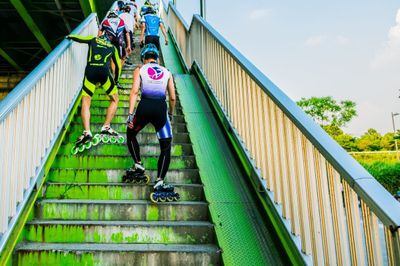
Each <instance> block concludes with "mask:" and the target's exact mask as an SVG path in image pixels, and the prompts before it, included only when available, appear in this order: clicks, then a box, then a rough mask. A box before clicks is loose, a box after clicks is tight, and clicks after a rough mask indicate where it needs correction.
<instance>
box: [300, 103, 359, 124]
mask: <svg viewBox="0 0 400 266" xmlns="http://www.w3.org/2000/svg"><path fill="white" fill-rule="evenodd" d="M297 105H298V106H299V107H300V108H301V109H303V111H304V112H306V113H307V114H308V115H310V116H311V117H312V118H313V119H314V121H316V122H317V123H318V124H320V125H322V126H326V125H335V126H338V127H342V126H344V125H346V124H347V123H348V122H350V121H351V119H352V118H353V117H355V116H357V111H356V103H355V102H352V101H349V100H344V101H340V102H337V101H336V100H334V99H333V98H332V97H331V96H326V97H311V98H309V99H306V98H301V100H300V101H298V102H297Z"/></svg>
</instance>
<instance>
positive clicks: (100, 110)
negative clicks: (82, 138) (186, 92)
mask: <svg viewBox="0 0 400 266" xmlns="http://www.w3.org/2000/svg"><path fill="white" fill-rule="evenodd" d="M106 112H107V107H91V108H90V113H91V115H105V114H106ZM128 113H129V108H128V107H119V108H118V109H117V111H116V114H117V115H127V114H128ZM175 114H176V115H182V109H181V108H176V109H175ZM80 115H81V112H80V110H78V112H77V113H76V117H78V116H80Z"/></svg>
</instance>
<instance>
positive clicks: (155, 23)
mask: <svg viewBox="0 0 400 266" xmlns="http://www.w3.org/2000/svg"><path fill="white" fill-rule="evenodd" d="M140 23H141V27H142V30H141V33H140V45H141V47H143V45H145V44H149V43H152V44H154V45H155V46H156V47H157V49H158V50H160V34H159V30H160V29H161V32H162V34H163V35H164V39H165V45H168V38H167V33H166V31H165V27H164V23H163V21H162V19H161V18H160V17H159V16H157V15H156V14H155V12H154V9H153V8H152V7H148V8H147V9H146V14H144V15H143V17H142V19H141V20H140Z"/></svg>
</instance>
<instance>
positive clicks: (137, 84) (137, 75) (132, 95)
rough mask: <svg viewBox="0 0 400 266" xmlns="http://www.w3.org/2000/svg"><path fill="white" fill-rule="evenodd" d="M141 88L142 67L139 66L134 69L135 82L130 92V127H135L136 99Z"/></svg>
mask: <svg viewBox="0 0 400 266" xmlns="http://www.w3.org/2000/svg"><path fill="white" fill-rule="evenodd" d="M139 89H140V68H139V67H137V68H136V69H135V71H133V83H132V89H131V93H130V94H129V115H128V127H129V128H132V127H133V116H134V115H133V114H134V111H135V107H136V100H137V97H138V95H139Z"/></svg>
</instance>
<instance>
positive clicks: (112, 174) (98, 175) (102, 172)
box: [47, 168, 200, 184]
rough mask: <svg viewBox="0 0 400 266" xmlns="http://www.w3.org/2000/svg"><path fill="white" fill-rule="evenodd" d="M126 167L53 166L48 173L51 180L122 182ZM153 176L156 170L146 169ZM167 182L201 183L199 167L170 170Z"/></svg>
mask: <svg viewBox="0 0 400 266" xmlns="http://www.w3.org/2000/svg"><path fill="white" fill-rule="evenodd" d="M125 171H126V169H93V168H88V169H82V168H52V169H51V170H50V171H49V174H48V177H47V178H48V179H47V180H48V181H49V182H77V183H121V182H122V176H123V175H124V174H125ZM146 172H147V174H148V175H149V176H151V177H154V176H156V175H157V171H156V170H146ZM166 179H167V182H168V183H172V184H176V183H179V184H200V176H199V171H198V169H180V170H169V171H168V173H167V177H166Z"/></svg>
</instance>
